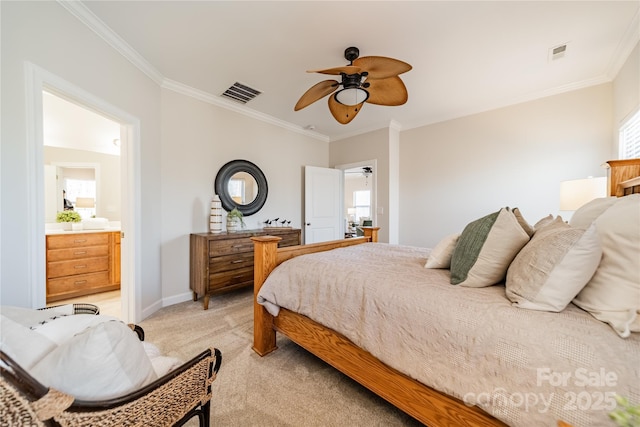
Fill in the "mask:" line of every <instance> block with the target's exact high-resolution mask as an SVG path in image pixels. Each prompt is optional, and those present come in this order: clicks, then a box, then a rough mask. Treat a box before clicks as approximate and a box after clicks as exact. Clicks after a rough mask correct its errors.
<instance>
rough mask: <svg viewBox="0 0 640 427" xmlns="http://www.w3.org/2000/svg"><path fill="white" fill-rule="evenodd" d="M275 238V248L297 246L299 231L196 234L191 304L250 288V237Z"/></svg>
mask: <svg viewBox="0 0 640 427" xmlns="http://www.w3.org/2000/svg"><path fill="white" fill-rule="evenodd" d="M265 235H271V236H278V237H281V238H282V240H281V241H280V242H279V246H281V247H283V246H295V245H299V244H300V229H299V228H281V229H277V228H276V229H269V230H268V231H267V230H263V229H258V230H244V231H238V232H232V233H227V232H223V233H217V234H213V233H198V234H191V237H190V256H191V261H190V272H189V286H190V288H191V290H192V291H193V300H194V301H197V300H198V296H204V309H205V310H207V309H208V308H209V297H210V296H211V295H216V294H219V293H222V292H227V291H231V290H234V289H238V288H241V287H245V286H251V285H253V242H252V241H251V237H253V236H265Z"/></svg>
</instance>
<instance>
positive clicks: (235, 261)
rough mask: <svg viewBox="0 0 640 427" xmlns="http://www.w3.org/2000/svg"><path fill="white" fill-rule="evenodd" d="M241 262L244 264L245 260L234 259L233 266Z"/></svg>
mask: <svg viewBox="0 0 640 427" xmlns="http://www.w3.org/2000/svg"><path fill="white" fill-rule="evenodd" d="M241 262H244V260H243V259H234V260H233V261H231V264H239V263H241Z"/></svg>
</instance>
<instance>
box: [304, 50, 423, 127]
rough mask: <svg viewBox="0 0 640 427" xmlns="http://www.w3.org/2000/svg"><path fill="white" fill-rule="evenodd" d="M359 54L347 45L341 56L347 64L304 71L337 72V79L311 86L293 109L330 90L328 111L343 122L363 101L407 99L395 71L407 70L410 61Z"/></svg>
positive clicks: (388, 102)
mask: <svg viewBox="0 0 640 427" xmlns="http://www.w3.org/2000/svg"><path fill="white" fill-rule="evenodd" d="M359 56H360V50H359V49H358V48H357V47H348V48H347V49H345V51H344V57H345V59H346V60H347V61H349V65H345V66H343V67H335V68H328V69H326V70H313V71H307V72H308V73H320V74H331V75H339V76H341V81H337V80H323V81H321V82H320V83H316V84H315V85H313V86H311V88H309V90H307V91H306V92H305V93H304V94H303V95H302V96H301V97H300V99H299V100H298V103H297V104H296V106H295V107H294V110H295V111H298V110H301V109H303V108H305V107H307V106H309V105H311V104H313V103H314V102H316V101H317V100H319V99H321V98H324V97H325V96H327V95H329V94H332V95H331V96H330V97H329V111H331V114H332V115H333V117H334V118H335V119H336V120H337V121H338V122H340V123H342V124H343V125H346V124H347V123H349V122H350V121H351V120H353V119H354V118H355V117H356V115H357V114H358V112H359V111H360V110H361V109H362V105H363V104H364V103H365V102H368V103H370V104H377V105H392V106H393V105H402V104H404V103H405V102H407V99H408V97H409V95H408V93H407V88H406V87H405V85H404V83H403V82H402V80H401V79H400V77H398V75H399V74H402V73H406V72H407V71H409V70H411V65H409V64H407V63H406V62H403V61H400V60H397V59H393V58H387V57H384V56H363V57H362V58H359ZM333 92H335V93H333Z"/></svg>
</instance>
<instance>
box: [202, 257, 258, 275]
mask: <svg viewBox="0 0 640 427" xmlns="http://www.w3.org/2000/svg"><path fill="white" fill-rule="evenodd" d="M244 267H253V252H243V253H239V254H235V255H224V256H218V257H215V258H211V259H210V263H209V272H210V273H219V272H222V271H229V270H237V269H239V268H244Z"/></svg>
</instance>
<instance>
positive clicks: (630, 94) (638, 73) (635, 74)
mask: <svg viewBox="0 0 640 427" xmlns="http://www.w3.org/2000/svg"><path fill="white" fill-rule="evenodd" d="M638 108H640V43H638V44H636V47H635V48H634V49H633V51H632V52H631V55H629V58H628V59H627V61H626V62H625V64H624V65H623V66H622V68H621V69H620V71H619V72H618V75H617V76H616V78H615V80H614V81H613V144H612V147H611V158H612V159H616V158H618V155H619V149H618V139H619V136H620V135H619V130H620V125H621V124H622V123H623V121H624V120H625V119H627V118H629V116H630V115H631V114H633V113H634V112H635V111H638Z"/></svg>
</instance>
